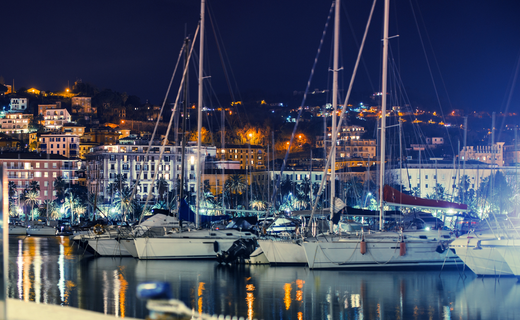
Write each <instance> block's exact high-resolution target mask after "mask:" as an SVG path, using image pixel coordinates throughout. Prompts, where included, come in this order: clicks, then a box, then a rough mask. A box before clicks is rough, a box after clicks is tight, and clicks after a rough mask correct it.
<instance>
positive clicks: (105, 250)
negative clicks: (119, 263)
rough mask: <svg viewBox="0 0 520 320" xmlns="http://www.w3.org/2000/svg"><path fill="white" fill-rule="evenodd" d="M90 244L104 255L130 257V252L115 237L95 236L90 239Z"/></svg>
mask: <svg viewBox="0 0 520 320" xmlns="http://www.w3.org/2000/svg"><path fill="white" fill-rule="evenodd" d="M88 245H89V246H90V247H91V248H92V249H93V250H94V251H95V252H96V254H97V255H100V256H103V257H129V256H131V254H130V252H128V250H126V248H125V247H124V246H123V245H122V244H120V243H119V242H118V241H117V240H116V239H114V238H93V239H89V240H88Z"/></svg>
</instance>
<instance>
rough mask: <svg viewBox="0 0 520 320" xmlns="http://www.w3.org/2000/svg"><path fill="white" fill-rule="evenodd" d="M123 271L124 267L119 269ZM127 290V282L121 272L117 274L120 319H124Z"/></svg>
mask: <svg viewBox="0 0 520 320" xmlns="http://www.w3.org/2000/svg"><path fill="white" fill-rule="evenodd" d="M120 268H121V269H124V267H120ZM127 289H128V281H126V279H125V277H123V272H122V270H120V273H119V309H120V310H121V318H124V317H125V302H126V290H127Z"/></svg>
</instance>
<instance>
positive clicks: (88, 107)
mask: <svg viewBox="0 0 520 320" xmlns="http://www.w3.org/2000/svg"><path fill="white" fill-rule="evenodd" d="M71 104H72V113H86V114H90V113H97V108H96V107H92V98H91V97H72V99H71Z"/></svg>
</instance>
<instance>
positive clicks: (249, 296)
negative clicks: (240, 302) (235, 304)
mask: <svg viewBox="0 0 520 320" xmlns="http://www.w3.org/2000/svg"><path fill="white" fill-rule="evenodd" d="M249 279H251V278H249ZM249 279H248V280H249ZM246 291H247V295H246V302H247V318H248V319H250V320H251V319H253V316H254V315H255V312H254V311H253V302H254V301H255V296H254V294H253V291H255V286H254V285H253V284H248V285H246Z"/></svg>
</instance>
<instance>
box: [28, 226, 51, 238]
mask: <svg viewBox="0 0 520 320" xmlns="http://www.w3.org/2000/svg"><path fill="white" fill-rule="evenodd" d="M26 231H27V235H29V236H56V232H57V230H56V229H55V228H53V227H48V226H32V227H28V228H27V230H26Z"/></svg>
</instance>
